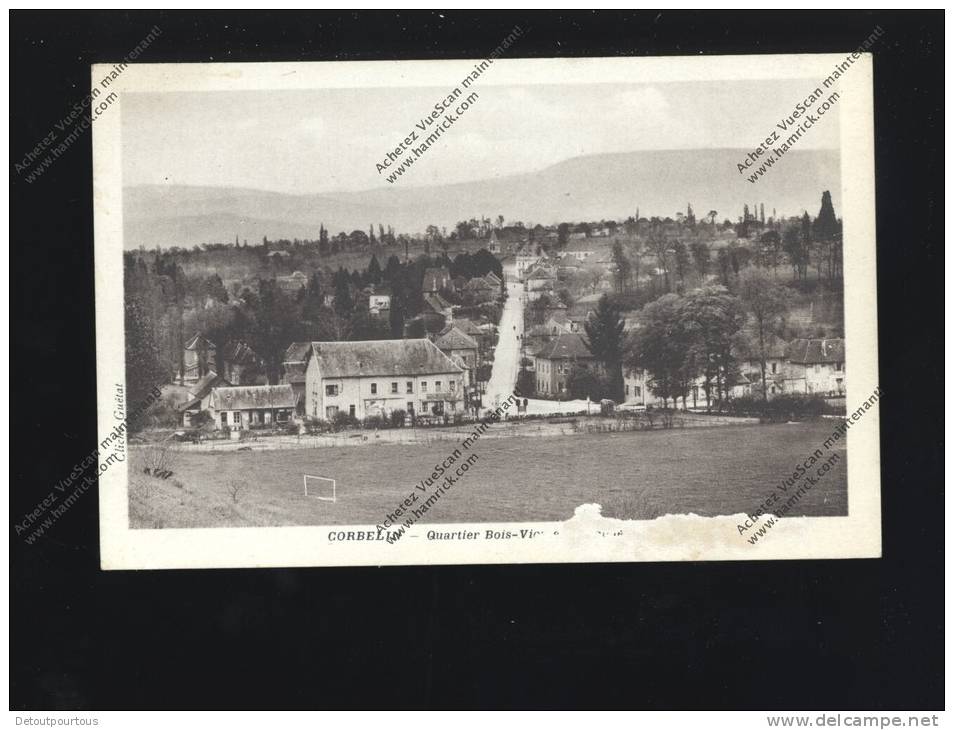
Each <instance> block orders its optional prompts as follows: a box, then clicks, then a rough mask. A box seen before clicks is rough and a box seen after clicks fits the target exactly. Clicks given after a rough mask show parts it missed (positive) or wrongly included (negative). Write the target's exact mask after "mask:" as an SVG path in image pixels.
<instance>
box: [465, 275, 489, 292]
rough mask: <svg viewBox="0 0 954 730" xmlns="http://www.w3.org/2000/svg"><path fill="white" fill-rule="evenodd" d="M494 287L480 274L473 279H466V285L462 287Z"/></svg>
mask: <svg viewBox="0 0 954 730" xmlns="http://www.w3.org/2000/svg"><path fill="white" fill-rule="evenodd" d="M495 288H496V287H495V286H494V285H493V284H491V283H490V282H489V281H487V280H486V279H485V278H484V277H482V276H475V277H474V278H473V279H471V280H470V281H468V282H467V286H465V287H464V289H466V290H468V291H478V290H482V289H483V290H485V289H495Z"/></svg>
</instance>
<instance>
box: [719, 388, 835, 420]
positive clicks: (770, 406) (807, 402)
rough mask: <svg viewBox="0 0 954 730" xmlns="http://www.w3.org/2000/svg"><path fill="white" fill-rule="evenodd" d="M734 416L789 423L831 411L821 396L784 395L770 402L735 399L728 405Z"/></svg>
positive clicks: (744, 397)
mask: <svg viewBox="0 0 954 730" xmlns="http://www.w3.org/2000/svg"><path fill="white" fill-rule="evenodd" d="M728 410H729V413H731V414H733V415H757V416H763V417H765V418H768V419H769V420H772V421H788V420H798V419H804V418H814V417H816V416H820V415H821V414H822V413H825V412H826V411H828V410H829V408H828V405H827V404H826V403H825V399H824V398H822V397H821V396H819V395H802V394H799V393H783V394H781V395H777V396H775V397H774V398H772V399H771V400H769V401H768V402H766V401H763V400H762V398H761V397H760V396H752V395H746V396H742V397H741V398H733V399H732V400H731V401H729V403H728Z"/></svg>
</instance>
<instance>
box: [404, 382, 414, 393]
mask: <svg viewBox="0 0 954 730" xmlns="http://www.w3.org/2000/svg"><path fill="white" fill-rule="evenodd" d="M405 392H407V393H413V392H414V381H413V380H408V381H407V390H406V391H405Z"/></svg>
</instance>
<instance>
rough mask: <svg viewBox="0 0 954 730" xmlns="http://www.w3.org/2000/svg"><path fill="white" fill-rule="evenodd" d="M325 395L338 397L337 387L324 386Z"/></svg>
mask: <svg viewBox="0 0 954 730" xmlns="http://www.w3.org/2000/svg"><path fill="white" fill-rule="evenodd" d="M325 395H338V386H337V385H326V386H325Z"/></svg>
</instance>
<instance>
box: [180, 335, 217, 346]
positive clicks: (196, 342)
mask: <svg viewBox="0 0 954 730" xmlns="http://www.w3.org/2000/svg"><path fill="white" fill-rule="evenodd" d="M200 339H201V340H202V341H203V342H204V343H205V348H206V349H207V350H214V349H215V343H214V342H210V341H209V340H207V339H205V338H204V337H203V336H202V333H201V332H196V333H195V334H194V335H192V339H191V340H189V341H188V342H187V343H186V344H185V349H186V350H197V349H198V348H199V346H200V343H199V340H200Z"/></svg>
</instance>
